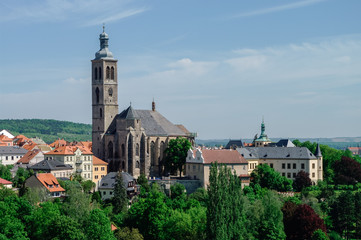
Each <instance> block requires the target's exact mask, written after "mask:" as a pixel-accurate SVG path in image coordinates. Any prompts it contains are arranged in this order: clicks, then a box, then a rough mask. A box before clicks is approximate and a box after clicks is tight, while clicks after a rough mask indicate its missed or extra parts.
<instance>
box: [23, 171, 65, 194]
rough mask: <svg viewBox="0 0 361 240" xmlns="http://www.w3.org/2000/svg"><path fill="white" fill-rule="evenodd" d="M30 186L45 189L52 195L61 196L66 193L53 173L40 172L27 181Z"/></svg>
mask: <svg viewBox="0 0 361 240" xmlns="http://www.w3.org/2000/svg"><path fill="white" fill-rule="evenodd" d="M25 186H26V187H28V188H35V189H43V190H44V191H45V192H47V194H48V196H50V197H53V198H54V197H61V196H64V194H65V189H64V188H62V187H61V186H60V184H59V182H58V180H57V179H56V178H55V177H54V175H53V174H51V173H38V174H35V175H33V176H31V177H30V178H28V179H27V180H26V181H25Z"/></svg>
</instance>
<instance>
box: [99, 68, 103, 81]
mask: <svg viewBox="0 0 361 240" xmlns="http://www.w3.org/2000/svg"><path fill="white" fill-rule="evenodd" d="M99 80H102V68H101V67H99Z"/></svg>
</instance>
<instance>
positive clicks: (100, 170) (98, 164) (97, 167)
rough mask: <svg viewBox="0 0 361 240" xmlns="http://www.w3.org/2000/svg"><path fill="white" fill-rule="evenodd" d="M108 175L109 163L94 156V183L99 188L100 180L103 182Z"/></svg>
mask: <svg viewBox="0 0 361 240" xmlns="http://www.w3.org/2000/svg"><path fill="white" fill-rule="evenodd" d="M107 173H108V163H107V162H104V161H103V160H101V159H99V158H97V157H95V156H93V182H94V183H95V184H96V189H97V188H98V184H99V180H101V179H102V178H103V177H104V176H106V175H107Z"/></svg>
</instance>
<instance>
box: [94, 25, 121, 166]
mask: <svg viewBox="0 0 361 240" xmlns="http://www.w3.org/2000/svg"><path fill="white" fill-rule="evenodd" d="M99 40H100V50H99V51H98V52H96V53H95V58H94V59H93V60H92V119H93V121H92V127H93V130H92V141H93V147H92V148H93V153H94V155H95V156H97V157H99V158H100V159H105V158H104V157H105V153H104V152H105V149H104V134H105V132H106V131H107V130H108V128H109V125H110V124H111V123H112V121H113V119H114V118H115V116H116V115H117V114H118V76H117V75H118V74H117V61H118V60H116V59H114V57H113V54H112V53H111V52H110V51H109V49H108V40H109V37H108V34H106V33H105V31H104V26H103V32H102V33H101V34H100V35H99Z"/></svg>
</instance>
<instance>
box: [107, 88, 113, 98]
mask: <svg viewBox="0 0 361 240" xmlns="http://www.w3.org/2000/svg"><path fill="white" fill-rule="evenodd" d="M108 93H109V96H110V97H111V96H113V88H109V89H108Z"/></svg>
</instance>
